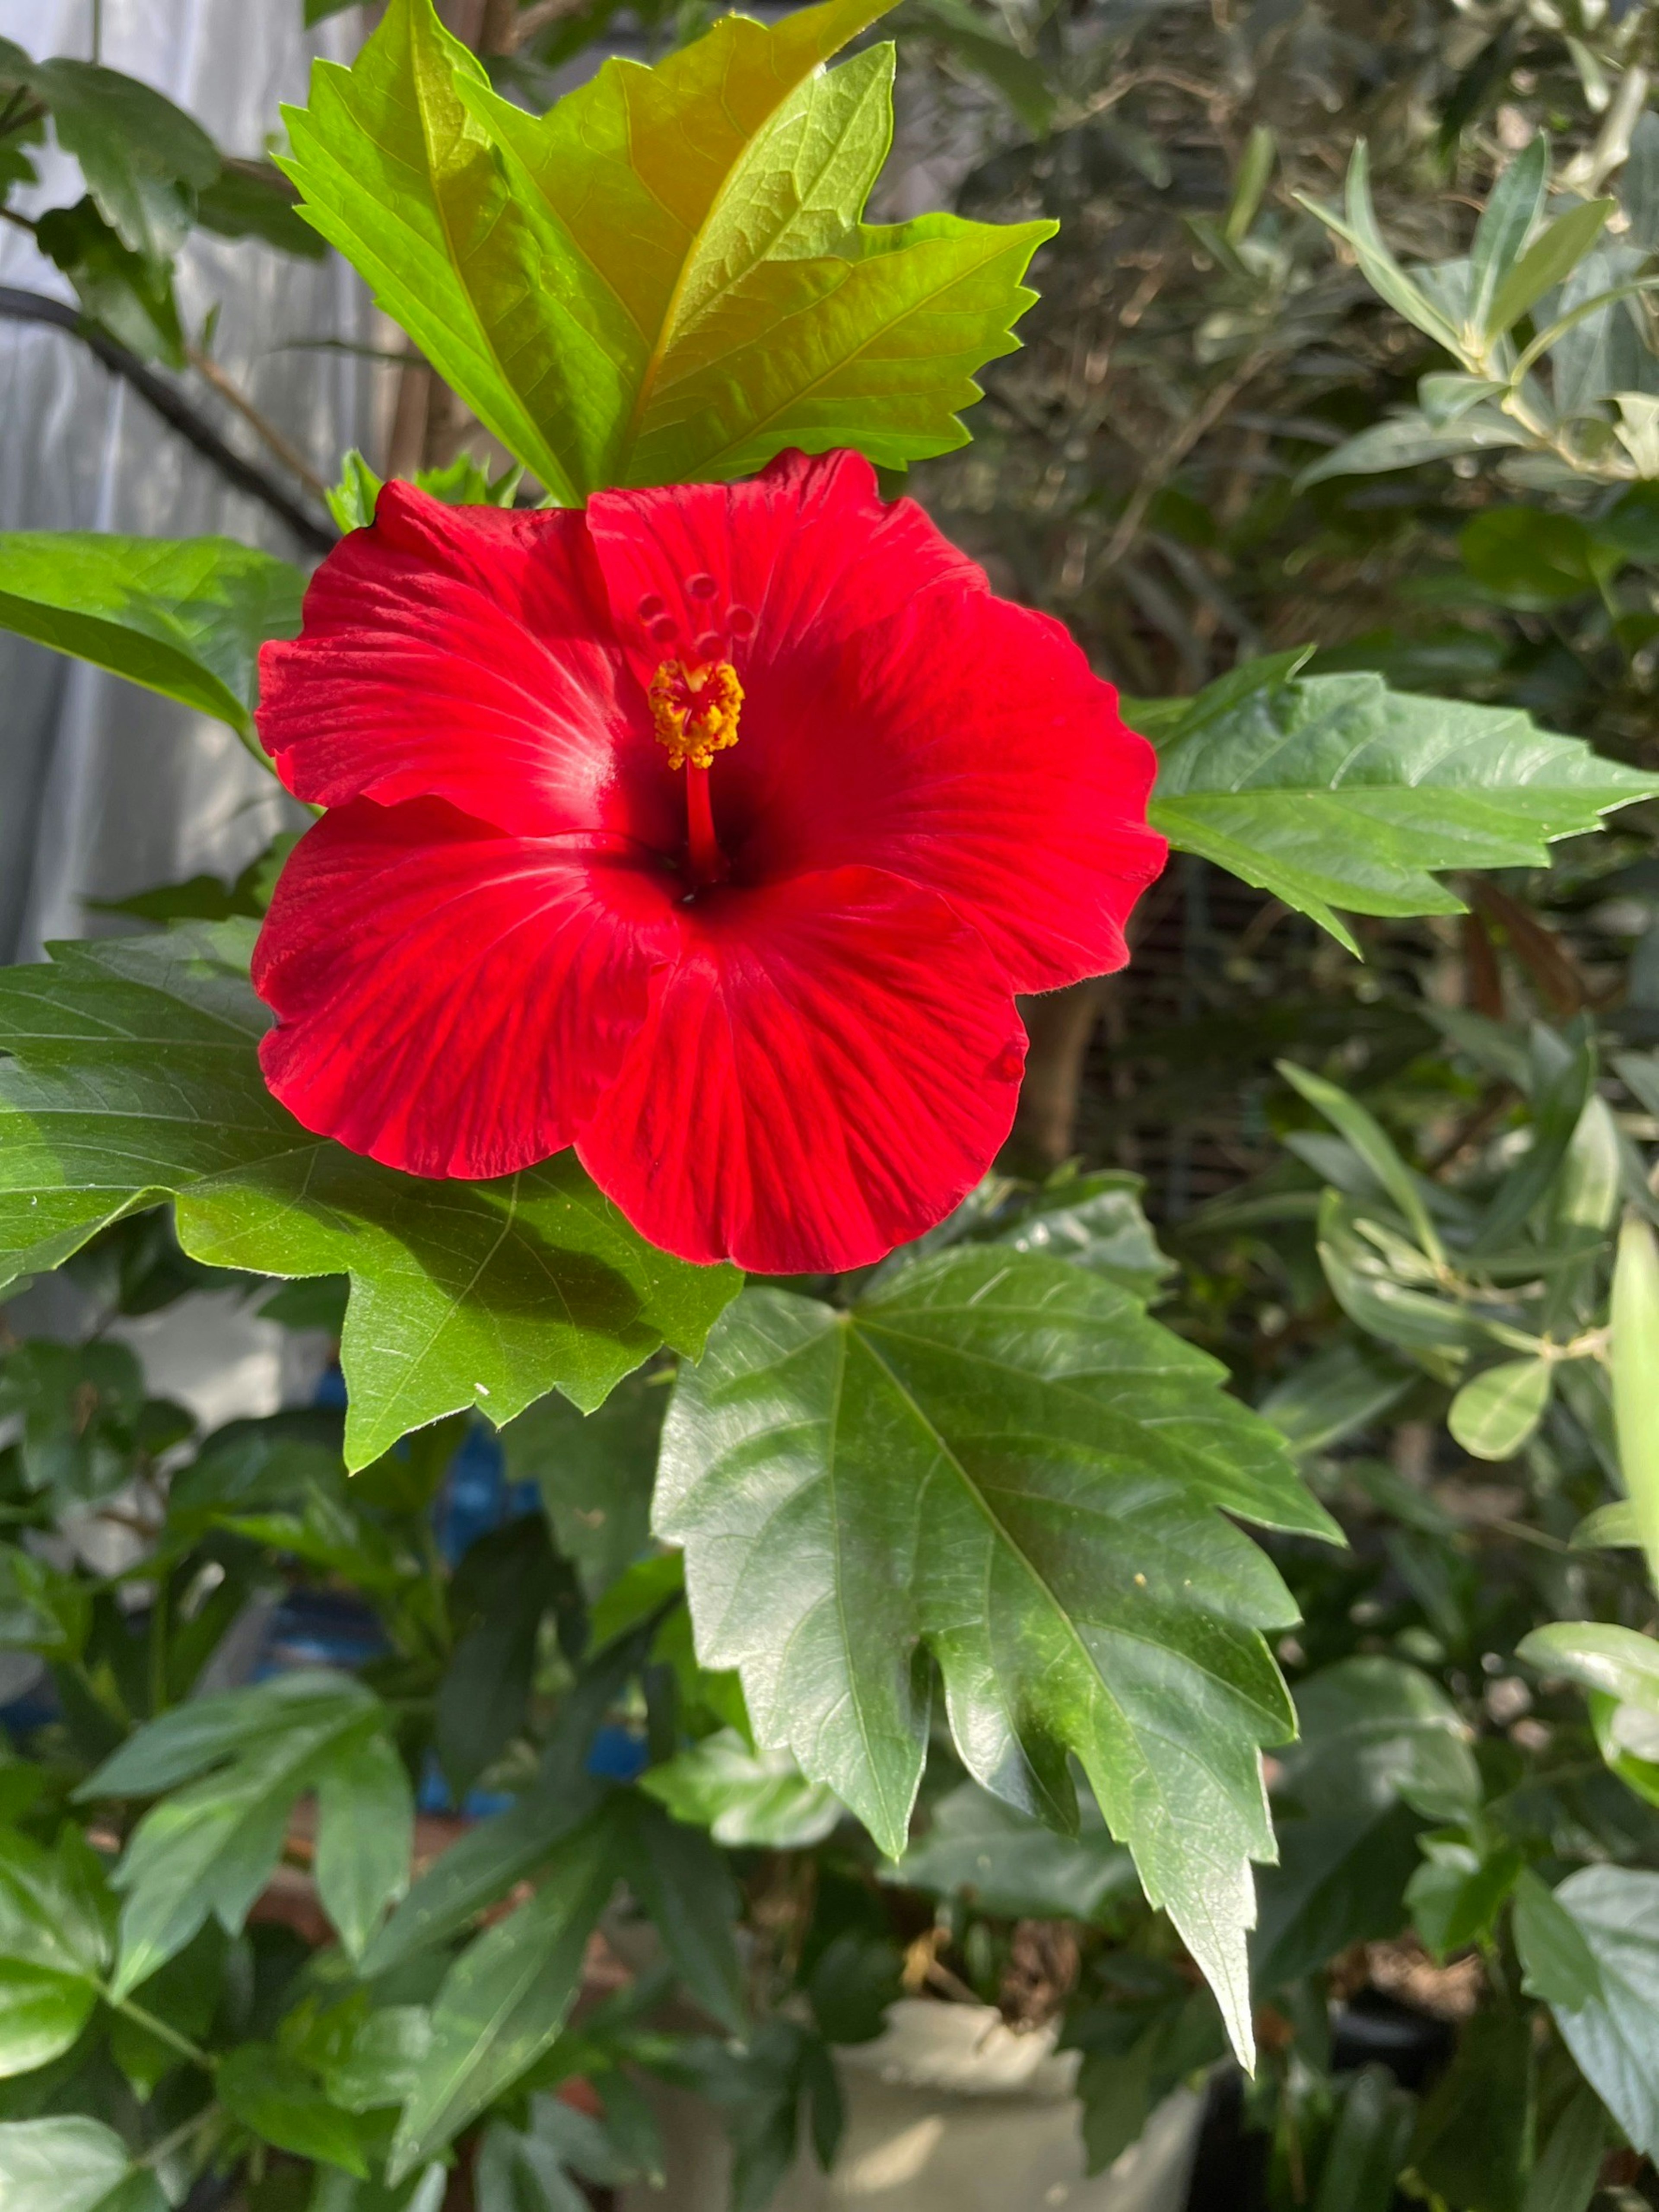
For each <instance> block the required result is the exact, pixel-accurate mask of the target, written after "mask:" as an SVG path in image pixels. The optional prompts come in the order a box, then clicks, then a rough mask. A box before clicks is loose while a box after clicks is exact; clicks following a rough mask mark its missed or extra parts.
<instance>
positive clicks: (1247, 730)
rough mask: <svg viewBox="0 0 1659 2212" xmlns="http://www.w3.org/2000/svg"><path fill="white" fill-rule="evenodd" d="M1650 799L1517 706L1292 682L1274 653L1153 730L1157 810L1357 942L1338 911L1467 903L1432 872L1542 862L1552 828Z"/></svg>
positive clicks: (1331, 681)
mask: <svg viewBox="0 0 1659 2212" xmlns="http://www.w3.org/2000/svg"><path fill="white" fill-rule="evenodd" d="M1256 671H1259V673H1258V672H1256ZM1253 673H1254V674H1255V681H1254V682H1252V681H1250V680H1249V678H1250V677H1251V676H1252V674H1253ZM1655 792H1659V777H1656V776H1651V775H1646V774H1644V772H1642V771H1641V770H1639V769H1631V768H1626V767H1625V766H1623V764H1622V763H1619V762H1617V761H1608V760H1604V759H1602V758H1601V757H1600V756H1599V755H1597V754H1595V753H1593V752H1591V751H1590V750H1589V747H1588V746H1586V745H1583V744H1580V743H1579V742H1578V740H1577V738H1559V737H1556V736H1554V735H1553V734H1552V733H1551V732H1548V731H1545V730H1541V729H1539V728H1537V727H1536V726H1535V725H1534V723H1533V722H1532V721H1531V720H1529V719H1528V716H1527V715H1525V714H1521V713H1518V712H1516V710H1514V709H1512V708H1497V707H1478V706H1471V705H1468V703H1466V702H1462V701H1452V700H1443V699H1425V698H1421V697H1419V696H1417V695H1415V694H1414V693H1407V692H1401V691H1390V690H1389V688H1388V686H1387V684H1385V683H1384V682H1383V678H1381V677H1380V676H1375V675H1370V674H1353V675H1342V676H1312V677H1302V678H1297V677H1295V676H1293V675H1291V674H1289V673H1287V671H1286V669H1285V661H1284V659H1283V658H1280V659H1274V660H1271V661H1264V662H1261V663H1259V664H1256V665H1255V671H1249V670H1247V671H1239V672H1238V673H1237V674H1236V675H1235V676H1233V677H1231V678H1223V679H1222V682H1221V683H1220V684H1212V686H1211V687H1210V688H1209V690H1206V691H1200V693H1199V695H1198V696H1197V697H1196V698H1195V699H1194V700H1192V701H1190V702H1185V704H1184V707H1183V708H1182V712H1181V714H1179V717H1178V718H1175V717H1172V718H1171V720H1170V723H1169V724H1166V725H1165V726H1164V728H1163V729H1162V730H1161V731H1160V732H1159V733H1158V786H1157V789H1156V792H1155V793H1154V796H1153V799H1152V808H1151V817H1152V821H1153V823H1154V824H1155V825H1156V826H1157V827H1158V829H1161V830H1163V832H1164V835H1165V836H1167V837H1168V838H1169V839H1170V842H1171V843H1172V844H1173V845H1175V846H1176V847H1177V848H1180V849H1181V850H1182V851H1183V852H1190V853H1198V854H1201V855H1202V856H1203V857H1204V858H1205V859H1206V860H1213V861H1215V862H1217V863H1218V866H1222V867H1224V868H1228V869H1231V872H1233V873H1234V874H1235V875H1237V876H1241V877H1243V879H1244V881H1245V882H1246V883H1249V884H1256V885H1258V886H1259V887H1260V888H1261V889H1262V890H1268V891H1271V892H1273V894H1274V895H1275V896H1278V897H1279V898H1282V899H1283V900H1284V901H1285V903H1286V905H1288V906H1293V907H1295V908H1297V909H1299V911H1301V912H1302V913H1304V914H1307V915H1311V916H1312V917H1313V919H1314V920H1315V921H1317V922H1319V923H1320V924H1321V925H1322V927H1324V928H1326V929H1328V930H1329V932H1330V933H1331V934H1332V935H1333V936H1334V937H1335V938H1336V939H1338V940H1339V941H1340V943H1342V944H1345V945H1348V946H1349V947H1350V949H1351V950H1352V949H1354V940H1353V938H1352V933H1351V932H1350V931H1349V930H1348V928H1347V927H1346V924H1345V923H1344V922H1342V921H1341V920H1340V918H1339V915H1338V913H1337V912H1336V911H1335V909H1338V908H1346V909H1347V910H1348V911H1349V912H1352V913H1358V914H1377V915H1415V914H1456V913H1459V912H1461V911H1462V901H1461V900H1460V899H1458V898H1457V897H1456V896H1455V895H1454V894H1453V893H1452V892H1451V891H1449V890H1447V889H1446V888H1445V886H1444V885H1443V884H1439V883H1437V882H1436V881H1435V878H1434V875H1433V873H1432V871H1434V870H1437V869H1442V868H1493V867H1512V866H1540V865H1541V864H1542V862H1543V860H1545V858H1546V848H1547V844H1548V843H1549V842H1550V841H1551V840H1552V839H1553V838H1557V837H1565V836H1572V835H1575V834H1577V833H1578V832H1580V831H1583V830H1587V829H1595V827H1596V826H1597V825H1598V823H1599V822H1600V820H1601V816H1602V815H1603V814H1605V813H1607V812H1608V811H1610V810H1611V809H1613V808H1614V807H1618V806H1623V805H1628V804H1629V803H1630V801H1631V800H1632V799H1642V798H1645V797H1648V796H1650V795H1651V794H1652V793H1655Z"/></svg>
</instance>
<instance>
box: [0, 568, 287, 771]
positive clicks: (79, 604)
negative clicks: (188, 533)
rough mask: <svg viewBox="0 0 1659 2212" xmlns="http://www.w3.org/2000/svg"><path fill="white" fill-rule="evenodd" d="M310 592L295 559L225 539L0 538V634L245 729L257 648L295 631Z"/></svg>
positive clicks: (255, 679) (251, 695) (252, 695)
mask: <svg viewBox="0 0 1659 2212" xmlns="http://www.w3.org/2000/svg"><path fill="white" fill-rule="evenodd" d="M304 590H305V578H304V577H303V576H302V575H301V573H300V571H299V570H298V569H297V568H295V567H293V566H292V564H291V563H290V562H287V561H278V560H276V559H275V558H274V557H273V556H271V555H270V554H269V553H256V552H254V551H253V550H252V548H251V547H248V546H246V545H238V544H234V542H233V541H232V540H231V539H230V538H116V537H108V536H105V535H103V534H102V533H101V532H94V531H78V530H51V531H48V530H9V531H6V532H0V628H3V629H9V630H15V632H16V633H17V635H19V636H20V637H28V638H33V640H34V641H35V642H36V643H37V644H40V645H49V646H52V647H53V648H54V649H55V650H56V651H58V653H73V654H74V655H75V657H76V659H79V660H89V661H91V662H92V663H93V664H94V666H96V667H99V668H107V669H109V670H111V671H112V672H113V673H114V674H115V675H117V676H125V677H126V678H129V680H130V681H131V682H132V683H134V684H143V685H144V687H145V688H146V690H151V691H159V692H161V694H162V696H164V697H165V698H168V699H176V700H178V702H179V704H180V705H181V706H185V707H190V708H195V709H196V710H197V712H198V713H200V714H212V715H214V716H215V717H216V719H217V720H219V721H222V722H228V723H229V724H230V726H231V727H232V728H233V729H234V730H236V731H238V732H246V731H247V730H248V729H249V728H251V726H252V723H251V719H250V717H251V711H252V706H253V701H254V696H255V690H256V685H257V681H258V657H259V647H261V646H262V645H263V644H264V642H265V641H266V640H267V639H268V638H274V637H293V636H295V635H297V634H298V631H299V628H300V600H301V595H302V593H303V592H304Z"/></svg>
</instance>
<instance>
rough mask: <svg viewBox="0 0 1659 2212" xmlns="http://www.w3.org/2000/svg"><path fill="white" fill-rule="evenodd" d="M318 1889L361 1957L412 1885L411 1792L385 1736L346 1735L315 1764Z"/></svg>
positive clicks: (350, 1948) (346, 1941)
mask: <svg viewBox="0 0 1659 2212" xmlns="http://www.w3.org/2000/svg"><path fill="white" fill-rule="evenodd" d="M317 1821H318V1834H317V1860H316V1875H317V1894H318V1897H319V1899H321V1902H322V1907H323V1910H324V1911H325V1912H326V1913H327V1915H328V1917H329V1918H330V1919H331V1921H332V1922H333V1923H334V1925H335V1928H336V1929H337V1930H338V1932H339V1937H340V1941H341V1942H342V1943H343V1944H344V1946H345V1948H346V1952H347V1954H348V1955H349V1957H351V1958H353V1959H358V1958H361V1957H362V1954H363V1950H364V1948H365V1947H366V1946H367V1944H368V1940H369V1938H370V1937H371V1936H373V1935H374V1931H375V1929H376V1928H378V1927H379V1925H380V1920H381V1917H382V1916H383V1915H384V1913H385V1912H386V1910H387V1908H388V1907H389V1906H391V1905H395V1904H396V1903H397V1901H398V1899H399V1898H400V1897H402V1896H403V1895H404V1893H405V1891H406V1890H407V1889H408V1887H409V1869H410V1859H411V1857H413V1853H414V1845H415V1793H414V1791H413V1790H411V1789H410V1784H409V1776H408V1774H407V1773H406V1772H405V1771H404V1763H403V1760H402V1759H400V1758H399V1757H398V1750H397V1747H396V1745H395V1744H393V1743H392V1741H391V1740H390V1739H389V1738H388V1737H387V1736H386V1735H378V1734H377V1735H369V1736H368V1737H366V1738H362V1737H360V1738H356V1739H348V1740H347V1741H344V1742H343V1743H341V1744H338V1745H337V1746H336V1747H335V1748H334V1750H333V1751H332V1752H331V1753H329V1754H328V1755H327V1757H326V1758H325V1759H324V1760H323V1762H322V1764H321V1765H320V1766H319V1769H318V1771H317Z"/></svg>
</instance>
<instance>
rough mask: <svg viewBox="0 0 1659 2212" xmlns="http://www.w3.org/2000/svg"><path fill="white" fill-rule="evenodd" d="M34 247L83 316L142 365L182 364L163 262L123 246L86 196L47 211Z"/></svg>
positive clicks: (181, 339)
mask: <svg viewBox="0 0 1659 2212" xmlns="http://www.w3.org/2000/svg"><path fill="white" fill-rule="evenodd" d="M34 239H35V243H36V245H37V246H39V247H40V251H41V252H43V253H44V254H45V255H46V258H48V260H50V261H52V262H54V263H55V264H57V266H58V268H59V269H60V270H62V271H63V273H64V276H67V277H68V278H69V280H70V283H71V284H73V285H74V287H75V292H76V298H77V299H78V300H79V301H80V302H81V307H82V312H83V313H84V314H85V315H86V316H87V318H88V319H89V320H90V321H92V322H94V323H101V324H102V325H103V326H104V328H105V329H106V331H108V332H109V333H110V335H111V337H114V338H117V339H118V340H119V342H120V343H121V344H123V345H124V346H125V348H126V349H127V350H128V352H129V353H136V354H137V356H138V357H139V359H140V360H141V361H164V362H167V365H168V367H169V368H183V367H184V365H185V334H184V330H183V327H182V325H180V323H179V302H178V301H177V299H176V298H175V297H174V296H173V270H172V267H171V265H170V264H168V263H167V262H155V261H148V260H146V259H145V258H144V256H143V254H142V253H135V252H132V250H131V247H130V246H124V245H123V244H122V243H121V240H120V239H119V238H118V235H117V234H116V233H115V232H114V231H113V230H112V228H111V227H110V225H109V224H108V223H106V222H105V221H104V218H103V216H101V215H100V214H99V212H98V209H97V206H96V204H95V203H94V201H93V200H92V199H90V198H88V199H83V200H79V201H77V202H76V204H75V205H74V206H73V207H68V208H49V209H48V210H46V214H44V215H43V216H40V219H39V221H38V222H36V224H35V227H34Z"/></svg>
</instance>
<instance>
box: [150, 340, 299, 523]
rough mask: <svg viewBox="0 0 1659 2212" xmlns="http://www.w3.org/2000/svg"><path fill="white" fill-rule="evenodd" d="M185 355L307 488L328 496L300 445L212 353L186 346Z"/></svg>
mask: <svg viewBox="0 0 1659 2212" xmlns="http://www.w3.org/2000/svg"><path fill="white" fill-rule="evenodd" d="M185 358H186V359H187V360H188V362H190V365H191V368H193V369H194V370H195V371H196V374H197V375H198V376H199V377H201V378H203V379H204V380H205V381H206V382H207V383H209V384H210V385H211V386H213V388H214V390H215V391H216V392H217V393H218V395H219V397H220V398H221V399H222V400H223V401H224V402H225V404H226V405H227V406H229V407H234V409H235V410H236V412H237V413H238V414H239V415H240V416H241V418H242V420H243V422H246V424H247V426H248V428H250V429H251V430H252V432H253V433H254V435H255V436H256V437H258V439H259V440H260V441H262V442H263V443H264V445H266V446H269V447H270V450H271V452H272V453H275V454H276V458H277V459H278V460H279V461H281V462H282V464H283V466H284V467H285V468H289V469H292V470H293V471H294V473H295V476H296V477H299V479H300V481H301V483H302V484H304V485H305V486H306V487H307V489H308V490H311V491H314V492H315V493H316V495H317V496H318V498H319V499H325V498H326V497H327V495H328V486H327V485H326V484H325V483H324V482H323V480H322V478H321V477H319V475H318V473H317V471H316V470H315V469H313V467H312V465H311V464H310V462H309V461H308V460H307V459H306V457H305V455H304V454H303V453H301V451H300V449H299V447H297V446H296V445H295V444H293V443H292V442H291V441H290V440H289V439H288V438H286V437H284V436H283V433H282V432H281V431H280V430H279V429H278V428H276V424H275V423H274V422H270V421H268V420H267V419H266V417H265V416H263V415H262V414H261V413H260V412H259V410H258V408H257V407H256V406H255V405H254V404H253V402H252V400H251V399H250V398H248V396H247V394H246V392H244V391H243V390H242V389H241V387H240V386H239V385H238V384H236V383H235V382H234V380H233V379H231V378H230V377H228V376H227V375H226V374H225V372H224V370H223V369H222V368H220V366H219V364H218V362H216V361H215V360H214V358H213V356H212V355H211V354H205V353H204V352H202V350H201V349H200V348H199V347H197V346H189V347H187V348H186V349H185Z"/></svg>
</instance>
